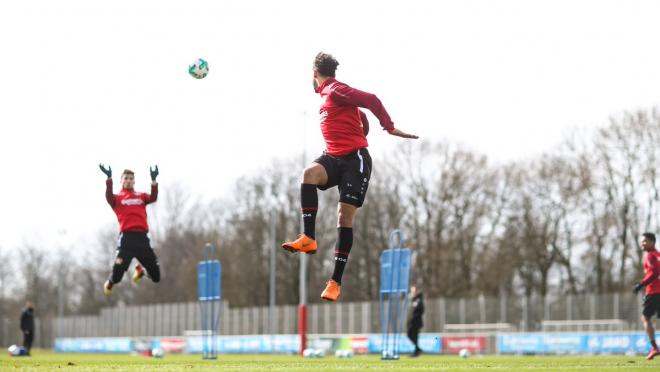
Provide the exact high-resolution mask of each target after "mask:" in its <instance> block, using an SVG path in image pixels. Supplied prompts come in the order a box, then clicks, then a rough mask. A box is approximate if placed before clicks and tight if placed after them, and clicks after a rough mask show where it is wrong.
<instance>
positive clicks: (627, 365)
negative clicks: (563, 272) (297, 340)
mask: <svg viewBox="0 0 660 372" xmlns="http://www.w3.org/2000/svg"><path fill="white" fill-rule="evenodd" d="M33 354H34V356H33V357H31V358H12V357H9V356H8V355H7V354H4V353H3V355H2V356H0V371H8V370H15V369H25V370H44V371H46V370H55V369H59V368H63V369H66V370H69V369H70V370H80V371H105V370H112V371H136V370H140V371H151V370H154V371H155V370H158V371H181V370H218V369H220V370H222V371H537V370H538V371H582V372H592V371H593V372H596V371H653V370H655V371H657V370H659V369H660V360H659V361H647V360H646V359H644V357H642V356H635V357H627V356H583V357H573V356H570V357H568V356H567V357H557V356H547V357H546V356H544V357H533V356H529V357H512V356H486V357H480V356H474V357H471V358H468V359H460V358H458V357H456V356H428V355H427V356H422V357H421V358H418V359H410V358H407V357H404V358H402V359H401V360H400V361H394V362H381V361H380V360H379V359H378V357H377V356H375V355H372V356H358V357H355V358H352V359H336V358H335V357H333V356H331V357H325V358H322V359H302V358H300V357H297V356H284V355H221V356H220V358H219V359H218V360H217V361H203V360H201V359H200V357H199V356H198V355H167V356H166V357H165V358H163V359H153V358H146V357H142V356H130V355H108V354H56V353H53V352H50V351H35V352H34V353H33Z"/></svg>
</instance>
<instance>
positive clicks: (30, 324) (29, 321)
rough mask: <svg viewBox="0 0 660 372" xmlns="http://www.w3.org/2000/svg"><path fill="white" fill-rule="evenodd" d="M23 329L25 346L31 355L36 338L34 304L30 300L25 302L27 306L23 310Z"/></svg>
mask: <svg viewBox="0 0 660 372" xmlns="http://www.w3.org/2000/svg"><path fill="white" fill-rule="evenodd" d="M21 331H22V332H23V347H24V348H25V351H26V353H27V355H28V356H29V355H30V349H31V348H32V341H33V340H34V306H33V305H32V302H30V301H27V302H26V303H25V308H24V309H23V311H22V312H21Z"/></svg>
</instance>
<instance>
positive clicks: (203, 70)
mask: <svg viewBox="0 0 660 372" xmlns="http://www.w3.org/2000/svg"><path fill="white" fill-rule="evenodd" d="M188 73H189V74H190V76H192V77H194V78H195V79H204V78H205V77H206V75H208V74H209V63H208V62H206V61H205V60H203V59H201V58H198V59H196V60H195V61H194V62H193V63H191V64H190V66H188Z"/></svg>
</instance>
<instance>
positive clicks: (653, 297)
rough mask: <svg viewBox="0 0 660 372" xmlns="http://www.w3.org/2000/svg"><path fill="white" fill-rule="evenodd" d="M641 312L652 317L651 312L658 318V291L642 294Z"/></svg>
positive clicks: (659, 301)
mask: <svg viewBox="0 0 660 372" xmlns="http://www.w3.org/2000/svg"><path fill="white" fill-rule="evenodd" d="M642 314H643V315H644V316H645V317H647V318H650V317H652V316H653V314H655V315H656V316H657V317H658V318H660V293H653V294H650V295H646V296H644V302H643V303H642Z"/></svg>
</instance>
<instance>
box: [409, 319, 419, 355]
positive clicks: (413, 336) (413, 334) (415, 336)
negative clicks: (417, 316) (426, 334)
mask: <svg viewBox="0 0 660 372" xmlns="http://www.w3.org/2000/svg"><path fill="white" fill-rule="evenodd" d="M408 338H409V339H410V342H412V344H413V345H414V346H415V351H413V354H412V355H411V356H414V357H416V356H418V355H419V354H421V352H422V349H420V348H419V327H417V326H416V325H412V326H410V327H409V328H408Z"/></svg>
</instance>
